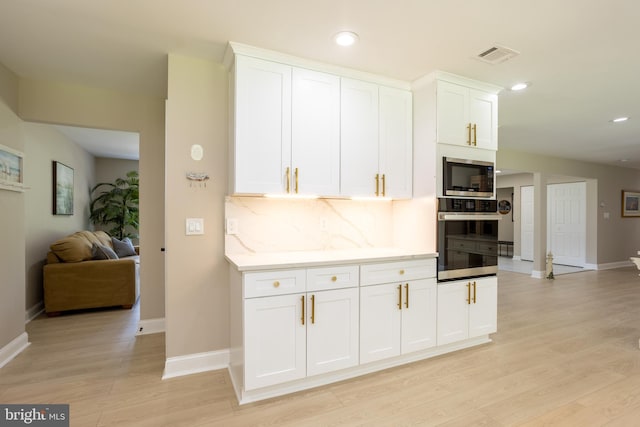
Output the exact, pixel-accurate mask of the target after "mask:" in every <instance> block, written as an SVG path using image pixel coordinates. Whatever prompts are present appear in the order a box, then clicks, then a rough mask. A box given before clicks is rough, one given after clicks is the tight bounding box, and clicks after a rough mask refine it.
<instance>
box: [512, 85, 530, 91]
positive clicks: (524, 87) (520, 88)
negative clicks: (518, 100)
mask: <svg viewBox="0 0 640 427" xmlns="http://www.w3.org/2000/svg"><path fill="white" fill-rule="evenodd" d="M528 87H529V83H516V84H514V85H513V86H511V90H512V91H514V92H517V91H519V90H523V89H526V88H528Z"/></svg>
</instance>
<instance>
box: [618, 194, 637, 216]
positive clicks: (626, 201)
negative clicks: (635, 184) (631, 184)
mask: <svg viewBox="0 0 640 427" xmlns="http://www.w3.org/2000/svg"><path fill="white" fill-rule="evenodd" d="M622 216H623V217H633V216H635V217H640V191H629V190H622Z"/></svg>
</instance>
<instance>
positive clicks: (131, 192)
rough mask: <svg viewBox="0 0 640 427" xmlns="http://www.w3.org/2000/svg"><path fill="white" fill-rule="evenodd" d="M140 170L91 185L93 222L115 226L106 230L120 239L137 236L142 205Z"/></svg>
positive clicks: (90, 218)
mask: <svg viewBox="0 0 640 427" xmlns="http://www.w3.org/2000/svg"><path fill="white" fill-rule="evenodd" d="M139 194H140V193H139V179H138V172H136V171H131V172H127V175H126V178H118V179H116V180H115V182H113V183H110V182H101V183H99V184H96V186H95V187H93V188H92V189H91V204H90V205H89V220H90V221H91V223H93V224H97V225H102V226H105V227H108V226H109V225H113V228H111V229H110V230H108V231H107V232H108V233H109V234H110V235H111V236H113V237H116V238H117V239H120V240H122V239H123V238H125V237H129V238H137V237H138V229H139V226H140V224H139V221H140V209H139V207H138V205H139V199H140V197H139ZM132 230H133V232H132Z"/></svg>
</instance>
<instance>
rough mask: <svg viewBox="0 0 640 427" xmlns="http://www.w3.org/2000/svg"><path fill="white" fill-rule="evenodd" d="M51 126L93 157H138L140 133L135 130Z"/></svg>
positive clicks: (128, 158)
mask: <svg viewBox="0 0 640 427" xmlns="http://www.w3.org/2000/svg"><path fill="white" fill-rule="evenodd" d="M53 127H55V128H56V129H57V130H58V131H59V132H60V133H62V134H63V135H65V136H66V137H67V138H68V139H70V140H71V141H73V142H75V143H76V144H78V145H79V146H81V147H83V148H84V149H85V150H87V151H88V152H89V153H91V154H93V155H94V156H95V157H106V158H114V159H127V160H138V159H139V153H140V134H138V133H136V132H124V131H116V130H103V129H89V128H81V127H75V126H63V125H53Z"/></svg>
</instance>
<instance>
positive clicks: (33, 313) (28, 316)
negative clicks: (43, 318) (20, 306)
mask: <svg viewBox="0 0 640 427" xmlns="http://www.w3.org/2000/svg"><path fill="white" fill-rule="evenodd" d="M42 312H44V301H40V302H39V303H37V304H34V305H32V306H31V307H30V308H29V309H28V310H27V311H26V312H25V313H24V323H25V324H26V323H29V322H31V321H32V320H33V319H35V318H36V317H38V316H40V313H42Z"/></svg>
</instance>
